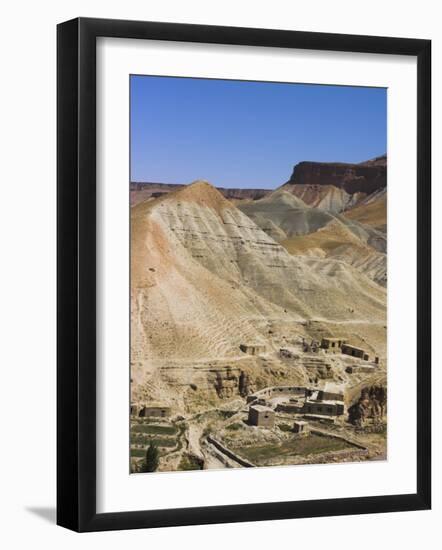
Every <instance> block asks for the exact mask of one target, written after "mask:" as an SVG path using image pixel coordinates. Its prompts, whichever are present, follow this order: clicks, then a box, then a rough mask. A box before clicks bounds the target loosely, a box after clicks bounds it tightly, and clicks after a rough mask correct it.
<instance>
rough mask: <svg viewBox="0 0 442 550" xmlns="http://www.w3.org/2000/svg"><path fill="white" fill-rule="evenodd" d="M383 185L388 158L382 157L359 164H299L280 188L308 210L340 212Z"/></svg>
mask: <svg viewBox="0 0 442 550" xmlns="http://www.w3.org/2000/svg"><path fill="white" fill-rule="evenodd" d="M386 185H387V157H386V155H383V156H382V157H377V158H375V159H372V160H368V161H366V162H362V163H360V164H348V163H342V162H300V163H299V164H297V165H296V166H295V167H294V169H293V173H292V175H291V177H290V179H289V180H288V181H287V182H286V183H285V184H284V185H283V186H282V187H281V188H282V189H284V190H286V191H289V192H290V193H293V194H294V195H296V196H297V197H299V198H301V199H302V200H303V201H304V202H305V203H307V204H308V205H310V206H315V207H317V208H321V209H323V210H327V211H329V212H343V211H344V210H347V209H348V208H351V207H353V206H356V205H357V204H358V203H360V202H361V201H363V200H364V199H365V198H366V197H367V196H369V195H371V194H373V193H375V192H378V191H379V190H382V189H385V187H386Z"/></svg>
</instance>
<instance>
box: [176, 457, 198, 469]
mask: <svg viewBox="0 0 442 550" xmlns="http://www.w3.org/2000/svg"><path fill="white" fill-rule="evenodd" d="M202 469H203V466H202V464H201V461H200V460H198V459H197V458H196V457H195V456H193V455H189V454H184V455H183V456H182V458H181V461H180V463H179V465H178V470H184V471H186V470H202Z"/></svg>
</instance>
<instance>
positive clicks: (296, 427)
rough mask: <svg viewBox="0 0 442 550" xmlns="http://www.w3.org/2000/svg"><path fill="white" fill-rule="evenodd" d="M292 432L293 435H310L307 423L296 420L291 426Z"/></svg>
mask: <svg viewBox="0 0 442 550" xmlns="http://www.w3.org/2000/svg"><path fill="white" fill-rule="evenodd" d="M293 431H294V432H295V434H299V435H308V434H309V433H310V427H309V424H308V422H305V420H296V422H295V423H294V424H293Z"/></svg>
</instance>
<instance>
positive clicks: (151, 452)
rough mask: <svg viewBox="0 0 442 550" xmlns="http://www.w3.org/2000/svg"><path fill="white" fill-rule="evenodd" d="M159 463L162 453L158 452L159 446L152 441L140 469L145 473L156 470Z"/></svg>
mask: <svg viewBox="0 0 442 550" xmlns="http://www.w3.org/2000/svg"><path fill="white" fill-rule="evenodd" d="M159 463H160V455H159V452H158V448H157V446H156V445H155V444H154V443H152V444H150V445H149V447H148V448H147V451H146V457H145V458H144V462H143V464H142V465H141V469H140V471H141V472H143V473H146V472H155V471H156V470H157V468H158V465H159Z"/></svg>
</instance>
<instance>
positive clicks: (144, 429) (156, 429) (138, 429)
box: [131, 424, 177, 435]
mask: <svg viewBox="0 0 442 550" xmlns="http://www.w3.org/2000/svg"><path fill="white" fill-rule="evenodd" d="M131 432H132V433H144V434H152V435H175V434H176V433H177V429H176V428H175V426H161V425H156V424H137V425H135V426H131Z"/></svg>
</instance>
